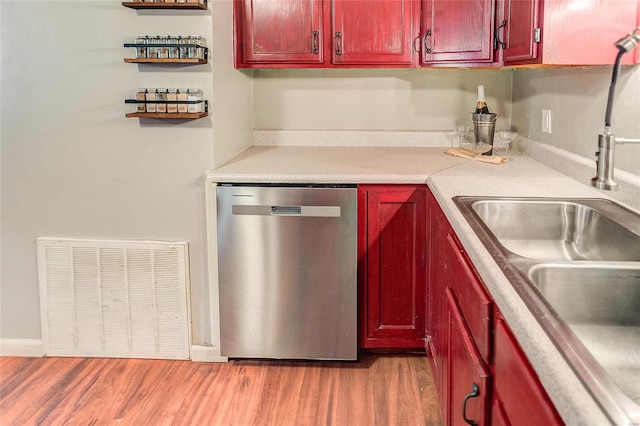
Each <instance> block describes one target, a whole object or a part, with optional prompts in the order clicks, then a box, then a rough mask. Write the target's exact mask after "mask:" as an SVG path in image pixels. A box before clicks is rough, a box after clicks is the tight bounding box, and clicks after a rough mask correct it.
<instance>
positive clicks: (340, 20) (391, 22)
mask: <svg viewBox="0 0 640 426" xmlns="http://www.w3.org/2000/svg"><path fill="white" fill-rule="evenodd" d="M331 5H332V22H333V23H332V30H333V34H332V38H333V49H332V61H333V63H334V64H344V65H358V64H363V65H364V64H374V65H404V66H407V65H411V64H412V62H414V61H413V56H414V55H413V41H414V39H415V38H416V37H417V36H418V32H417V25H416V23H414V19H415V18H417V17H418V15H419V13H418V11H417V7H416V5H419V3H418V2H417V1H416V0H376V1H370V0H332V1H331ZM414 30H415V31H414ZM414 32H415V35H414ZM415 62H417V61H415Z"/></svg>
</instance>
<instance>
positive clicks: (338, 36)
mask: <svg viewBox="0 0 640 426" xmlns="http://www.w3.org/2000/svg"><path fill="white" fill-rule="evenodd" d="M336 55H342V33H341V32H340V31H338V32H336Z"/></svg>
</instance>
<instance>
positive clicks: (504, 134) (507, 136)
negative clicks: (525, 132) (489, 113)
mask: <svg viewBox="0 0 640 426" xmlns="http://www.w3.org/2000/svg"><path fill="white" fill-rule="evenodd" d="M498 137H499V138H500V139H501V140H502V141H503V142H504V156H505V157H506V156H507V153H508V152H509V146H510V145H511V142H513V141H515V140H516V138H517V137H518V133H517V132H514V131H513V130H500V131H498Z"/></svg>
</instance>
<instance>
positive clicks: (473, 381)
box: [446, 289, 542, 426]
mask: <svg viewBox="0 0 640 426" xmlns="http://www.w3.org/2000/svg"><path fill="white" fill-rule="evenodd" d="M446 297H447V304H448V307H449V315H450V317H449V318H450V322H449V324H450V332H449V403H448V404H447V405H448V407H449V415H448V418H449V424H452V425H462V424H467V423H468V422H467V421H466V419H468V420H469V421H473V422H475V424H476V425H479V426H482V425H486V424H488V423H487V418H488V412H489V411H488V410H489V401H490V399H489V370H488V368H487V366H486V365H485V364H484V363H483V362H482V359H481V358H480V354H479V353H478V350H477V348H476V346H475V344H474V341H473V337H472V336H471V333H470V332H469V329H468V328H467V323H466V322H465V319H464V317H463V316H462V312H461V311H460V308H459V306H458V304H457V302H456V298H455V296H454V295H453V293H452V292H451V290H450V289H446ZM471 424H474V423H471ZM541 424H542V423H541Z"/></svg>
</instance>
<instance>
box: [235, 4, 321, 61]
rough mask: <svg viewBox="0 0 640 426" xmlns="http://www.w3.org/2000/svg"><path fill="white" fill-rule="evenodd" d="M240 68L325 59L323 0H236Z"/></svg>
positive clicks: (237, 47) (237, 50) (237, 55)
mask: <svg viewBox="0 0 640 426" xmlns="http://www.w3.org/2000/svg"><path fill="white" fill-rule="evenodd" d="M234 8H235V10H234V13H235V19H236V21H235V31H236V40H235V42H236V64H235V65H236V67H243V66H247V65H249V64H257V63H263V64H274V63H289V64H320V63H322V62H323V43H322V40H323V16H322V0H236V1H235V2H234Z"/></svg>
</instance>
